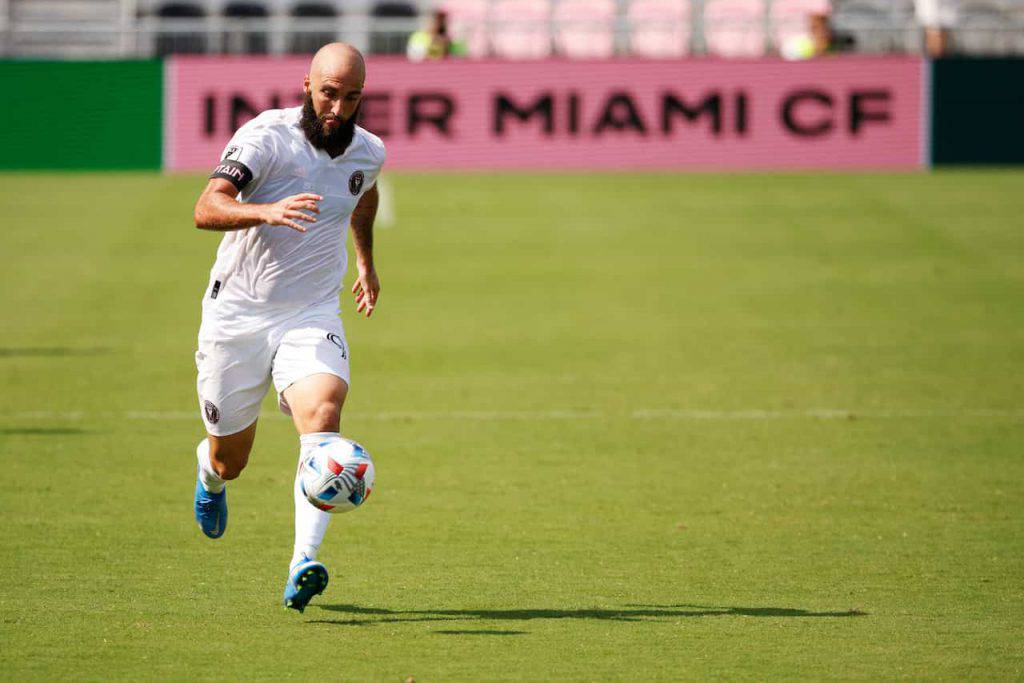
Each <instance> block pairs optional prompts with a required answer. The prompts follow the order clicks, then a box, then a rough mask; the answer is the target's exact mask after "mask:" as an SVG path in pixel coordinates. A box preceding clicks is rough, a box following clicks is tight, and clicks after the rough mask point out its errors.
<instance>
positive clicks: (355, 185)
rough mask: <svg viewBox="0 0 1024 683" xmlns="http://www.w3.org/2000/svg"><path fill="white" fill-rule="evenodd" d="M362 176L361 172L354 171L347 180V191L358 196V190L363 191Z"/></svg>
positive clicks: (363, 178)
mask: <svg viewBox="0 0 1024 683" xmlns="http://www.w3.org/2000/svg"><path fill="white" fill-rule="evenodd" d="M363 180H365V177H364V176H363V172H362V171H356V172H355V173H353V174H352V175H350V176H349V178H348V191H349V192H351V193H352V194H359V190H361V189H363Z"/></svg>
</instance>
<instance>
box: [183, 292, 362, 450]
mask: <svg viewBox="0 0 1024 683" xmlns="http://www.w3.org/2000/svg"><path fill="white" fill-rule="evenodd" d="M348 360H349V359H348V343H347V342H346V341H345V330H344V328H343V327H342V325H341V319H340V318H338V316H337V314H335V313H333V312H331V313H326V312H323V311H311V312H309V313H307V314H300V315H297V316H295V317H293V318H290V319H287V320H284V321H281V322H280V323H277V324H276V325H273V326H270V327H268V328H267V329H265V330H262V331H261V332H259V333H258V334H257V335H251V336H240V337H238V336H227V335H224V336H220V335H217V333H216V328H215V327H214V329H212V330H211V329H209V327H207V326H204V333H203V335H201V336H200V339H199V350H198V351H196V369H197V370H198V371H199V377H198V380H197V381H196V388H197V390H198V392H199V412H200V414H201V415H202V418H203V422H204V423H205V424H206V431H207V432H208V433H210V434H212V435H214V436H227V435H229V434H235V433H237V432H240V431H242V430H243V429H245V428H246V427H248V426H249V425H251V424H252V423H253V422H255V421H256V418H257V417H259V414H260V403H261V402H262V401H263V397H264V396H265V395H266V393H267V389H269V388H270V382H271V380H273V382H274V389H275V390H276V391H277V397H278V405H279V406H280V408H281V410H282V411H283V412H284V413H285V414H291V412H290V410H289V409H288V404H287V402H286V401H285V400H284V396H283V395H282V394H283V392H284V390H285V389H287V388H288V387H290V386H291V385H292V384H294V383H295V382H297V381H299V380H300V379H303V378H305V377H309V376H310V375H316V374H320V373H326V374H329V375H336V376H337V377H340V378H341V379H343V380H344V381H345V384H348V383H349V364H348Z"/></svg>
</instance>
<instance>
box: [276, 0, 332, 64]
mask: <svg viewBox="0 0 1024 683" xmlns="http://www.w3.org/2000/svg"><path fill="white" fill-rule="evenodd" d="M291 16H292V22H291V26H292V33H291V34H290V35H289V36H288V52H291V53H302V54H309V53H311V52H316V51H317V50H318V49H320V46H321V45H324V44H326V43H330V42H332V41H334V40H336V38H337V35H338V34H337V31H336V30H334V26H335V25H336V19H337V16H338V13H337V12H336V11H335V9H334V7H333V6H332V5H330V4H327V3H323V2H300V3H298V4H297V5H295V6H294V7H292V8H291ZM328 26H330V27H331V29H330V30H327V27H328ZM298 28H302V29H307V30H301V31H297V30H296V29H298Z"/></svg>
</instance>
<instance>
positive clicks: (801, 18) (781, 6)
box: [769, 0, 832, 52]
mask: <svg viewBox="0 0 1024 683" xmlns="http://www.w3.org/2000/svg"><path fill="white" fill-rule="evenodd" d="M831 11H832V7H831V4H830V3H829V0H776V1H775V2H773V3H772V4H771V8H770V10H769V12H770V20H771V27H772V28H771V43H772V47H773V48H774V49H775V51H776V52H781V51H782V49H783V46H785V45H786V44H787V43H789V42H790V41H791V40H794V39H797V38H801V37H804V36H807V35H808V31H809V27H810V17H811V16H812V15H815V14H829V13H831Z"/></svg>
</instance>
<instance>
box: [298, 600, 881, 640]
mask: <svg viewBox="0 0 1024 683" xmlns="http://www.w3.org/2000/svg"><path fill="white" fill-rule="evenodd" d="M317 607H319V608H320V609H322V610H325V611H328V612H337V613H339V614H343V615H346V616H347V618H345V619H319V620H315V621H314V622H312V623H320V624H338V625H343V626H372V625H374V624H389V623H396V622H415V621H504V620H508V621H530V620H532V619H595V620H606V621H650V620H657V619H680V618H693V617H730V616H732V617H775V618H806V617H816V618H836V617H862V616H866V615H867V612H861V611H860V610H845V611H828V612H815V611H812V610H806V609H799V608H795V607H716V606H710V605H690V604H679V605H626V606H625V607H622V608H618V609H436V610H392V609H386V608H381V607H360V606H359V605H345V604H340V605H317ZM437 633H446V632H445V631H437ZM479 633H485V632H484V631H479ZM498 633H500V634H503V635H504V634H512V633H514V632H508V631H499V632H498ZM495 635H497V634H495Z"/></svg>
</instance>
